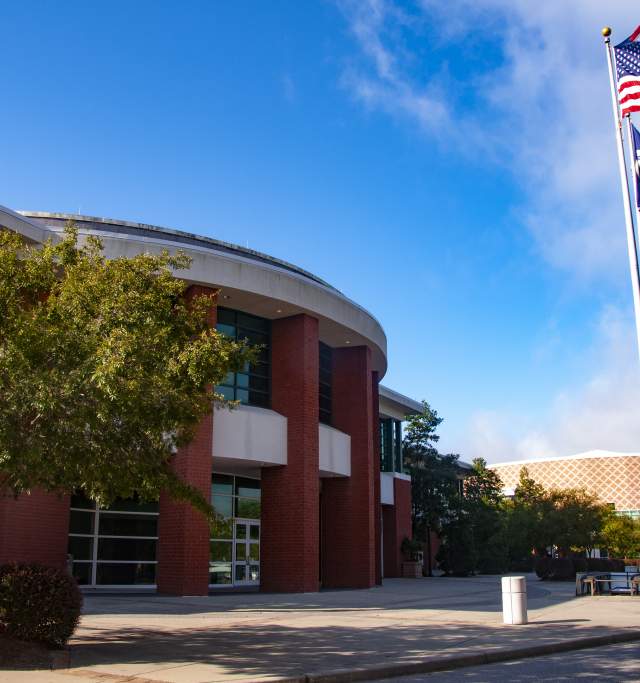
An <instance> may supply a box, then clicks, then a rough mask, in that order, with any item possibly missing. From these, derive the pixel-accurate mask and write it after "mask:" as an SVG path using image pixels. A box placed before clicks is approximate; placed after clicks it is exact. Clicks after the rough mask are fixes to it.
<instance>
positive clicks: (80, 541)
mask: <svg viewBox="0 0 640 683" xmlns="http://www.w3.org/2000/svg"><path fill="white" fill-rule="evenodd" d="M67 552H68V553H69V555H71V556H73V559H74V560H91V559H93V538H83V537H82V536H69V545H68V549H67Z"/></svg>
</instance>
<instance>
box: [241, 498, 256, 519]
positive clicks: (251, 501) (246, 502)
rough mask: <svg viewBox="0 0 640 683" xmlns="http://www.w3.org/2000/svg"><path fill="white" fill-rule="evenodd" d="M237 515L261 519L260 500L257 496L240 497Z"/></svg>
mask: <svg viewBox="0 0 640 683" xmlns="http://www.w3.org/2000/svg"><path fill="white" fill-rule="evenodd" d="M236 517H243V518H245V519H260V501H259V500H256V499H255V498H238V503H237V510H236Z"/></svg>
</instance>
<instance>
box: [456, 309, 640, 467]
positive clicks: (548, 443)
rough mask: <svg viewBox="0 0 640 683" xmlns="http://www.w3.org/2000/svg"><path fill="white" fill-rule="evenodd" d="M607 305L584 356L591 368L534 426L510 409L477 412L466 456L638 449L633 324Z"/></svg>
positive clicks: (639, 376) (639, 381) (638, 377)
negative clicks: (587, 374)
mask: <svg viewBox="0 0 640 683" xmlns="http://www.w3.org/2000/svg"><path fill="white" fill-rule="evenodd" d="M630 322H631V321H630V320H629V319H628V318H627V317H626V316H624V315H623V314H621V312H620V311H618V310H616V309H613V308H610V309H607V310H606V311H605V312H604V313H603V314H602V316H601V319H600V324H599V328H598V332H597V338H596V342H595V343H594V344H593V346H592V347H591V348H590V349H589V350H588V351H587V352H586V354H585V358H584V361H585V365H591V366H592V367H593V371H592V373H591V374H590V376H589V377H587V378H586V379H585V381H584V382H583V383H581V384H579V385H578V386H575V387H564V388H562V389H560V390H559V391H557V393H556V394H555V396H553V397H550V400H549V407H548V410H547V411H545V417H544V418H543V419H542V421H541V422H539V423H538V424H535V425H534V424H531V420H530V418H528V417H527V416H523V415H518V414H510V413H509V412H508V411H479V412H477V413H475V414H474V415H473V416H472V417H471V419H470V421H469V425H468V428H467V435H466V437H465V448H464V450H463V452H464V453H465V454H466V453H468V454H469V455H468V457H476V456H482V457H485V458H486V459H487V460H488V461H489V462H501V461H506V460H521V459H525V458H534V457H546V456H549V457H550V456H563V455H571V454H574V453H580V452H583V451H587V450H592V449H603V450H614V451H623V452H624V451H628V452H636V453H637V452H639V451H640V420H638V405H640V369H639V367H638V351H637V348H636V345H635V339H634V337H633V335H631V334H629V332H630V329H631V327H632V325H631V324H630Z"/></svg>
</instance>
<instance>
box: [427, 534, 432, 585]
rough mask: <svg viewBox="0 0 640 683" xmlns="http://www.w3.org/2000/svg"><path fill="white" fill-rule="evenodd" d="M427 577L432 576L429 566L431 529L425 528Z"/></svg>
mask: <svg viewBox="0 0 640 683" xmlns="http://www.w3.org/2000/svg"><path fill="white" fill-rule="evenodd" d="M427 576H433V568H432V566H431V527H430V526H427Z"/></svg>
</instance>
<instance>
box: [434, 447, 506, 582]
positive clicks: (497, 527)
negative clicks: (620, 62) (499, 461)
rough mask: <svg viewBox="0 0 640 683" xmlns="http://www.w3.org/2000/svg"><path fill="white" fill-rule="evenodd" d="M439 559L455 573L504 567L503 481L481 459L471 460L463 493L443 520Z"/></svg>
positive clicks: (492, 571) (487, 570)
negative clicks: (469, 471)
mask: <svg viewBox="0 0 640 683" xmlns="http://www.w3.org/2000/svg"><path fill="white" fill-rule="evenodd" d="M438 558H439V561H440V565H441V566H442V568H443V569H444V570H445V571H447V572H451V573H454V574H461V575H465V574H469V573H472V572H476V571H481V572H487V573H494V572H501V571H503V570H504V569H506V564H507V553H506V540H505V516H504V509H503V496H502V482H501V481H500V477H499V476H498V474H497V473H496V472H494V471H493V470H491V469H489V468H488V467H487V463H486V461H485V460H484V459H482V458H476V459H475V460H474V461H473V469H472V471H471V473H470V474H469V475H468V476H466V477H465V480H464V487H463V492H462V494H458V495H457V497H456V499H455V504H453V505H452V506H451V507H450V510H449V512H448V514H447V515H446V517H445V519H444V521H443V524H442V545H441V547H440V550H439V552H438Z"/></svg>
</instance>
